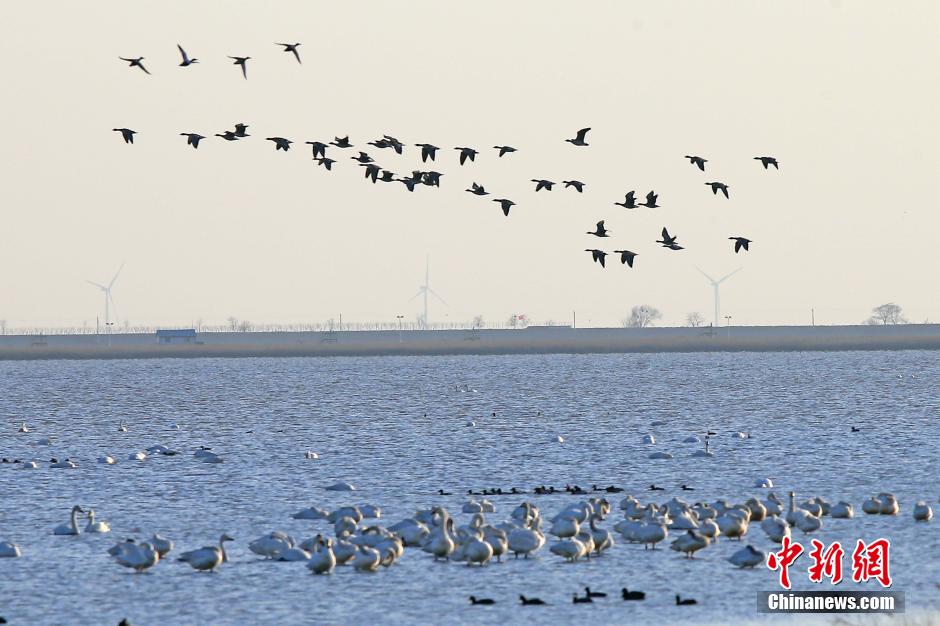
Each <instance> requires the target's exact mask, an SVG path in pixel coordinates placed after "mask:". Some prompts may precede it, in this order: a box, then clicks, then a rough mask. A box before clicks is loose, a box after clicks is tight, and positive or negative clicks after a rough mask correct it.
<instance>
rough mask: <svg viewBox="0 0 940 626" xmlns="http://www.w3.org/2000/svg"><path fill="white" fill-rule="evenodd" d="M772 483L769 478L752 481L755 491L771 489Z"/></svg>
mask: <svg viewBox="0 0 940 626" xmlns="http://www.w3.org/2000/svg"><path fill="white" fill-rule="evenodd" d="M773 486H774V481H772V480H771V479H769V478H758V479H757V480H755V481H754V487H755V488H756V489H773Z"/></svg>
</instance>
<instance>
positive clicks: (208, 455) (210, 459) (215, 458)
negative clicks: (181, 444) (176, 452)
mask: <svg viewBox="0 0 940 626" xmlns="http://www.w3.org/2000/svg"><path fill="white" fill-rule="evenodd" d="M197 458H198V459H199V460H200V461H202V462H203V463H222V462H224V461H225V459H223V458H222V457H221V456H219V455H218V454H216V453H215V452H209V451H208V450H207V451H205V452H204V453H203V454H200V455H199V456H198V457H197Z"/></svg>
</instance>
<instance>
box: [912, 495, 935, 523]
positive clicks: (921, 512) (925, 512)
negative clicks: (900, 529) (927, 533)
mask: <svg viewBox="0 0 940 626" xmlns="http://www.w3.org/2000/svg"><path fill="white" fill-rule="evenodd" d="M932 517H933V509H931V508H930V505H929V504H927V503H926V502H924V501H923V500H921V501H919V502H918V503H917V504H915V505H914V519H915V520H916V521H918V522H929V521H930V518H932Z"/></svg>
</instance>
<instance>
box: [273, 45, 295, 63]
mask: <svg viewBox="0 0 940 626" xmlns="http://www.w3.org/2000/svg"><path fill="white" fill-rule="evenodd" d="M274 45H275V46H284V52H293V53H294V58H295V59H297V62H298V63H301V61H300V53H299V52H297V46H299V45H300V44H299V43H276V44H274Z"/></svg>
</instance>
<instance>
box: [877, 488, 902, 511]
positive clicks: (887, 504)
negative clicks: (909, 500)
mask: <svg viewBox="0 0 940 626" xmlns="http://www.w3.org/2000/svg"><path fill="white" fill-rule="evenodd" d="M878 503H879V507H878V512H879V513H881V514H882V515H897V514H898V511H900V510H901V507H900V506H898V501H897V498H895V497H894V494H892V493H879V494H878Z"/></svg>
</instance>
